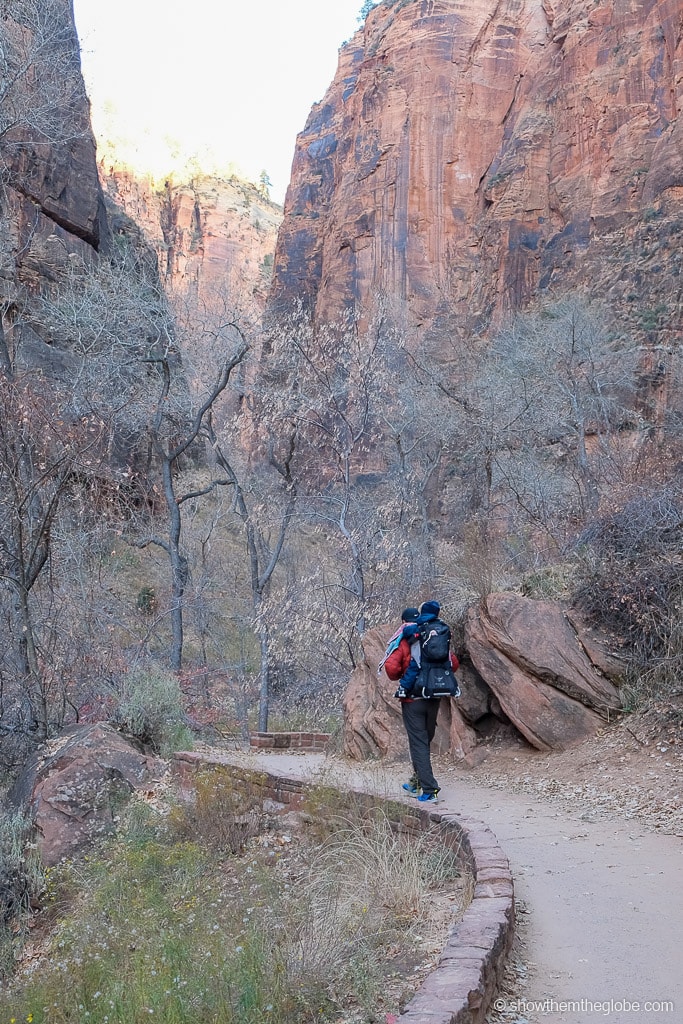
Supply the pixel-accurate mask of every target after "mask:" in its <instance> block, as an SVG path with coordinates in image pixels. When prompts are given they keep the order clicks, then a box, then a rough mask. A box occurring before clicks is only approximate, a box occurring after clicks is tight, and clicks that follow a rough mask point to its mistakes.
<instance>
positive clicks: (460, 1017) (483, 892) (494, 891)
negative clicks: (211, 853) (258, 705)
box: [173, 752, 515, 1024]
mask: <svg viewBox="0 0 683 1024" xmlns="http://www.w3.org/2000/svg"><path fill="white" fill-rule="evenodd" d="M211 767H221V768H223V769H225V770H227V771H229V772H230V774H231V775H233V776H234V777H235V778H237V779H239V780H242V781H244V782H245V783H248V784H249V785H250V787H257V788H260V789H261V790H262V792H263V796H264V798H270V799H272V800H276V801H277V802H278V803H282V804H285V805H286V806H287V807H289V808H290V809H291V810H296V809H298V808H300V807H302V806H303V804H304V802H305V800H306V798H307V796H308V795H309V794H311V793H313V792H315V791H316V790H321V789H323V787H322V786H319V785H316V784H315V783H311V782H304V781H302V780H299V779H293V778H290V777H288V776H286V775H278V774H275V773H273V772H266V771H259V770H257V769H253V768H247V767H244V766H242V765H236V764H233V763H232V762H231V761H230V760H229V758H227V757H226V758H222V757H213V758H207V757H206V756H204V755H202V754H194V753H187V752H184V753H180V754H176V755H175V757H174V761H173V772H174V776H175V777H176V779H177V781H178V782H179V784H180V785H181V787H183V788H185V789H186V790H191V789H192V787H193V775H194V774H195V773H196V772H197V771H200V770H202V769H205V768H211ZM345 792H351V793H353V794H354V797H355V798H357V799H358V801H359V803H360V805H361V807H362V806H363V805H365V806H367V807H371V806H375V807H376V806H377V804H380V803H381V804H382V806H383V808H384V810H385V811H386V813H387V814H388V816H389V818H390V819H391V820H392V821H394V822H395V823H396V825H397V826H398V827H399V828H402V829H404V830H406V831H414V832H419V831H421V830H424V829H426V828H428V827H429V826H430V825H437V826H438V828H439V829H440V832H441V836H442V840H443V842H444V843H447V844H448V846H450V847H451V848H452V849H453V850H454V851H455V852H456V853H457V854H458V856H459V858H460V859H461V862H462V863H463V867H464V868H465V869H466V870H467V871H468V873H470V874H471V875H472V877H473V880H474V895H473V899H472V902H471V903H470V905H469V906H468V907H467V909H466V910H465V913H464V914H463V916H462V918H461V919H460V920H459V921H458V922H457V923H456V924H455V925H454V926H453V927H452V928H451V930H450V933H449V936H448V939H447V940H446V944H445V946H444V948H443V950H442V953H441V957H440V959H439V963H438V966H437V967H436V968H435V969H434V970H433V971H432V972H431V974H430V975H429V976H428V977H427V978H426V979H425V981H424V982H423V984H422V986H421V987H420V989H419V990H418V991H417V992H416V994H415V995H414V996H413V998H412V999H411V1001H410V1002H409V1003H408V1005H407V1006H406V1008H405V1010H404V1012H403V1013H402V1014H401V1015H400V1017H399V1018H398V1020H399V1024H483V1021H484V1018H485V1015H486V1012H487V1010H488V1008H489V1006H490V1004H491V1002H492V1000H493V997H494V995H495V994H496V992H497V990H498V988H499V986H500V983H501V981H502V975H503V970H504V967H505V961H506V958H507V955H508V953H509V951H510V947H511V945H512V938H513V934H514V927H515V902H514V887H513V881H512V875H511V873H510V866H509V863H508V859H507V857H506V856H505V854H504V853H503V851H502V850H501V848H500V847H499V845H498V841H497V839H496V837H495V836H494V834H493V832H491V830H490V829H489V828H487V827H486V826H485V825H483V824H482V823H481V822H478V821H475V820H473V819H468V818H457V817H456V816H455V815H454V814H450V813H449V814H446V813H440V812H439V811H438V810H437V809H435V808H434V809H432V808H424V807H420V805H419V804H416V803H415V802H413V801H411V802H410V803H409V802H408V800H407V799H406V801H403V800H387V799H383V798H380V797H377V796H374V795H371V794H369V793H366V792H364V791H363V790H359V789H356V788H355V787H353V788H350V789H347V790H345Z"/></svg>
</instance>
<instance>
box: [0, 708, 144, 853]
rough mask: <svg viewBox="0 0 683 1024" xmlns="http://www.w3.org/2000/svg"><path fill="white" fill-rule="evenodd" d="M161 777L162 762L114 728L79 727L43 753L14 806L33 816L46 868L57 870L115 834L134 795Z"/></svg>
mask: <svg viewBox="0 0 683 1024" xmlns="http://www.w3.org/2000/svg"><path fill="white" fill-rule="evenodd" d="M162 774H163V767H162V763H161V762H160V761H158V760H157V759H156V758H154V757H151V756H148V755H146V754H145V753H144V752H143V751H142V750H141V749H140V748H139V746H137V745H136V744H134V743H133V742H132V741H131V740H128V739H126V738H125V737H124V736H122V735H121V734H120V733H118V732H116V731H115V730H114V729H112V728H111V726H108V725H105V724H104V723H101V722H99V723H96V724H95V725H89V726H84V727H79V726H74V727H72V728H71V729H68V730H67V731H66V732H65V733H64V734H63V735H62V736H60V737H58V738H57V739H56V740H53V741H52V742H51V743H49V744H48V745H47V746H46V748H44V749H42V750H40V751H39V752H38V754H37V755H36V756H35V757H34V758H33V759H32V761H31V762H30V763H29V764H28V765H27V767H26V768H25V769H24V770H23V772H22V773H21V775H20V776H19V778H18V779H17V781H16V782H15V784H14V786H13V787H12V790H11V791H10V794H9V800H10V802H11V803H12V804H14V805H15V806H18V807H22V808H24V809H26V810H28V811H29V813H30V814H31V816H32V818H33V820H34V822H35V825H36V829H37V831H38V844H39V847H40V852H41V858H42V860H43V863H44V864H47V865H52V864H56V863H57V862H58V861H60V860H61V859H62V858H63V857H70V856H72V855H73V854H74V853H76V852H77V851H79V850H81V849H83V848H84V847H87V846H88V845H90V844H91V843H93V842H95V841H96V840H97V839H99V838H101V837H102V836H103V835H106V834H107V833H109V832H111V831H112V830H113V829H114V828H115V824H116V817H117V815H118V812H119V810H120V809H121V807H122V805H123V804H124V803H125V802H126V801H127V800H128V798H129V797H130V795H131V793H133V791H134V790H144V789H146V788H148V787H151V785H152V783H153V782H154V781H155V780H157V779H158V778H160V777H161V775H162Z"/></svg>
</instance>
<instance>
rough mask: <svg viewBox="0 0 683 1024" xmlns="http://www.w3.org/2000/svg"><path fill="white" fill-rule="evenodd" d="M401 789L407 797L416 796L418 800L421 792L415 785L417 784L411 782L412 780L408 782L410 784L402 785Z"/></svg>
mask: <svg viewBox="0 0 683 1024" xmlns="http://www.w3.org/2000/svg"><path fill="white" fill-rule="evenodd" d="M403 789H404V790H405V791H406V793H407V794H408V796H416V797H417V798H418V800H419V799H420V793H421V792H422V790H421V789H420V787H419V786H418V785H417V783H415V782H413V780H412V779H411V780H410V782H404V783H403Z"/></svg>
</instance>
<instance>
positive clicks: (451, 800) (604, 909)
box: [223, 752, 683, 1024]
mask: <svg viewBox="0 0 683 1024" xmlns="http://www.w3.org/2000/svg"><path fill="white" fill-rule="evenodd" d="M223 753H225V752H223ZM234 756H235V759H236V760H238V761H240V762H245V761H246V762H248V763H254V764H255V765H259V766H261V767H262V768H263V769H265V770H269V768H270V769H271V770H273V771H278V772H281V773H282V774H286V775H290V776H292V777H296V778H301V779H309V780H319V781H320V780H322V781H327V782H330V783H332V782H346V784H352V785H356V784H357V785H360V786H362V787H363V788H365V789H368V790H370V791H372V792H375V793H378V794H381V795H391V796H396V795H397V794H398V793H399V791H400V783H401V782H402V781H403V775H402V774H401V772H402V769H401V767H400V766H398V767H396V766H394V767H391V766H389V767H387V768H383V767H377V766H374V765H373V766H368V767H358V766H349V765H347V764H346V763H344V762H341V761H339V760H337V759H335V758H326V757H325V756H324V755H317V754H289V753H270V754H268V753H263V752H258V753H256V752H248V753H247V752H245V753H236V754H235V755H234ZM440 782H441V784H442V790H441V801H440V804H439V805H438V806H439V807H440V808H441V809H444V810H449V811H453V812H455V813H457V812H459V811H460V812H462V813H463V814H466V815H470V816H472V817H475V818H479V819H480V820H483V821H485V822H486V824H487V825H489V826H490V827H491V828H492V829H493V831H494V832H495V834H496V836H497V837H498V840H499V842H500V844H501V846H502V847H503V849H504V850H505V852H506V854H507V855H508V857H509V859H510V864H511V867H512V872H513V876H514V879H515V894H516V899H517V901H518V908H519V910H520V912H521V913H520V922H521V932H522V934H523V937H524V943H525V959H527V966H528V971H527V972H526V979H525V982H524V985H523V989H522V990H519V991H515V992H511V993H509V994H504V995H501V999H500V1001H499V1006H498V1008H497V1011H496V1012H495V1013H494V1014H492V1017H491V1019H492V1021H501V1022H503V1021H504V1022H506V1024H508V1022H510V1024H512V1022H518V1024H526V1022H528V1024H541V1022H548V1021H550V1022H551V1024H589V1022H590V1021H591V1020H595V1021H598V1020H607V1021H618V1022H620V1024H621V1022H624V1024H652V1022H653V1021H655V1020H662V1021H671V1022H674V1021H683V971H682V970H681V956H682V953H681V951H682V950H683V885H682V884H681V870H682V868H683V840H682V839H681V838H680V837H678V836H675V835H661V834H657V833H655V832H653V831H651V830H649V829H648V828H647V827H646V826H645V825H644V824H642V823H638V821H634V820H625V819H624V818H621V819H619V818H616V817H613V818H608V819H605V818H604V817H601V818H600V819H599V820H594V817H593V816H592V815H591V814H590V813H587V812H586V811H585V810H581V809H577V810H569V811H568V810H567V809H566V808H563V807H560V806H557V805H554V804H553V803H549V802H546V801H545V800H542V799H538V798H537V797H535V796H529V795H527V794H524V793H521V794H520V793H515V792H510V791H507V790H501V789H493V788H490V787H488V786H486V785H484V784H482V783H480V782H477V781H475V780H473V779H472V778H471V777H470V776H469V775H468V774H467V773H465V772H461V771H455V772H450V773H445V774H441V776H440ZM563 1004H575V1005H563Z"/></svg>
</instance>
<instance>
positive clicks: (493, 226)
mask: <svg viewBox="0 0 683 1024" xmlns="http://www.w3.org/2000/svg"><path fill="white" fill-rule="evenodd" d="M682 23H683V12H682V10H681V5H680V2H679V0H645V2H642V3H634V2H624V0H520V2H515V3H503V4H500V3H498V2H497V0H468V2H464V0H384V2H383V3H381V4H379V6H377V7H375V8H374V9H373V10H372V11H371V12H370V14H369V15H368V17H367V20H366V22H365V26H364V28H363V29H362V30H360V31H359V32H358V33H356V35H355V36H354V37H353V39H352V40H351V41H350V42H349V43H347V44H346V45H345V46H344V47H343V48H342V50H341V52H340V58H339V66H338V71H337V75H336V77H335V79H334V81H333V82H332V84H331V86H330V88H329V90H328V92H327V94H326V95H325V97H324V99H323V100H322V101H321V103H319V104H318V105H316V106H315V107H314V108H313V110H312V111H311V114H310V116H309V119H308V122H307V124H306V126H305V128H304V130H303V131H302V133H301V134H300V136H299V138H298V141H297V147H296V154H295V158H294V163H293V170H292V179H291V183H290V187H289V190H288V193H287V199H286V202H285V216H284V222H283V225H282V229H281V231H280V235H279V239H278V247H277V253H276V261H275V274H274V285H273V291H272V302H273V305H274V306H275V307H277V306H278V305H280V306H287V305H289V304H291V303H292V301H293V300H295V299H296V298H298V297H305V298H306V299H307V301H308V302H309V303H310V305H311V306H312V307H313V308H314V309H315V310H316V311H317V313H318V315H320V316H329V315H334V314H335V313H337V312H338V311H340V310H341V309H343V308H344V307H345V306H347V305H348V304H349V303H351V302H354V301H357V302H360V303H368V302H369V301H370V300H371V298H372V297H373V296H376V295H378V294H386V295H388V296H392V297H394V298H396V299H399V300H404V301H405V303H406V304H407V306H408V307H410V308H411V309H412V310H413V312H414V313H415V314H416V315H418V316H420V317H425V316H426V317H430V316H434V315H435V314H441V315H443V316H446V315H448V316H449V318H450V322H451V324H454V325H455V326H460V327H461V328H463V329H468V330H473V329H476V328H480V327H481V326H482V325H487V324H489V323H490V322H491V321H492V320H493V321H495V319H496V318H499V317H501V316H502V315H503V314H504V313H506V312H507V311H508V310H511V309H516V308H518V307H520V306H522V305H523V304H524V303H525V302H527V300H529V298H531V297H532V296H534V295H536V294H537V293H538V292H539V291H541V292H542V291H544V290H546V289H551V288H567V287H574V286H585V287H586V288H588V289H589V290H592V291H593V293H594V294H598V295H600V296H601V297H602V298H605V299H608V300H615V301H619V302H621V303H622V304H623V305H624V307H625V308H626V309H627V310H628V309H630V310H632V314H633V315H632V319H633V321H634V323H635V324H639V323H640V325H641V326H644V321H642V314H643V308H645V309H646V310H647V309H650V310H653V309H655V308H659V309H661V311H662V315H661V317H660V327H661V328H662V329H663V330H665V331H666V330H671V331H675V330H676V329H677V328H678V326H679V312H680V302H681V296H682V292H681V275H680V273H679V265H680V258H681V257H680V237H681V232H682V231H683V209H682V206H683V159H682V158H681V153H682V152H683V125H682V124H679V123H678V122H679V117H678V115H679V111H680V108H681V105H682V103H683V74H682V72H681V69H682V67H683V32H682ZM646 282H647V288H646ZM667 314H668V315H667ZM639 317H640V318H641V320H639Z"/></svg>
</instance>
